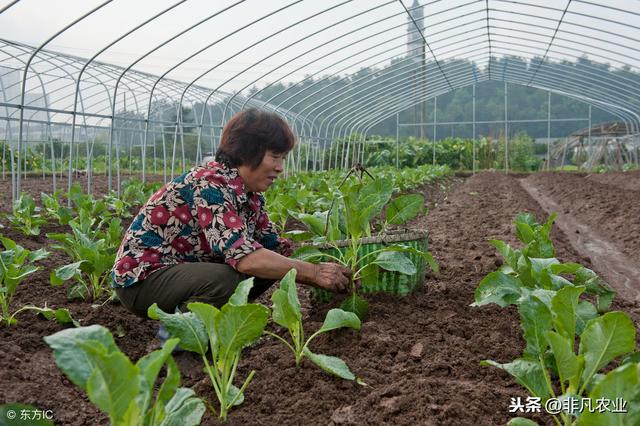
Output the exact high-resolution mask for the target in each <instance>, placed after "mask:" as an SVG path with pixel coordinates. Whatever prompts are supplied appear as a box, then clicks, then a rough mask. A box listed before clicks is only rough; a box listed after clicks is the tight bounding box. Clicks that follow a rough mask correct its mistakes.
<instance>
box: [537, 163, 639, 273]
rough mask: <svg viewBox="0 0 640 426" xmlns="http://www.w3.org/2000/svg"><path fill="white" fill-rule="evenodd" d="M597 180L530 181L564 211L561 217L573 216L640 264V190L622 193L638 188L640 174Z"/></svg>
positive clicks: (552, 177) (557, 175)
mask: <svg viewBox="0 0 640 426" xmlns="http://www.w3.org/2000/svg"><path fill="white" fill-rule="evenodd" d="M598 176H600V175H598ZM595 177H596V175H591V176H586V177H582V176H579V175H575V174H572V173H561V172H552V173H538V174H534V175H531V176H530V177H529V178H528V180H529V181H530V182H531V183H532V184H534V185H535V186H536V187H537V188H539V189H541V190H542V191H543V192H544V193H545V194H546V195H547V196H548V197H550V198H551V199H553V201H555V202H556V203H557V204H559V205H560V206H561V207H562V209H563V210H562V211H561V212H558V213H560V214H564V215H571V216H573V217H574V218H575V219H576V220H578V221H579V222H582V223H583V224H585V225H587V226H589V227H590V228H592V229H593V230H594V231H597V233H598V234H599V235H600V236H601V237H604V238H605V239H607V240H608V241H610V242H612V243H613V244H614V245H616V246H618V248H619V250H620V251H621V252H623V253H624V254H625V255H626V256H627V257H629V258H630V259H632V260H634V261H635V263H636V264H640V190H635V191H634V190H632V189H621V188H622V187H625V188H626V187H638V185H639V184H638V182H640V173H630V172H627V173H616V174H614V175H611V176H609V177H607V179H606V181H607V183H601V182H598V181H596V180H595ZM560 183H561V184H560Z"/></svg>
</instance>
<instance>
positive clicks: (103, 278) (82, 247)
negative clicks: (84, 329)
mask: <svg viewBox="0 0 640 426" xmlns="http://www.w3.org/2000/svg"><path fill="white" fill-rule="evenodd" d="M76 219H77V218H76ZM76 219H74V220H72V221H71V222H69V225H70V226H71V229H72V232H73V233H72V234H69V233H64V234H61V233H54V234H47V237H49V238H51V239H52V240H55V241H57V244H54V245H53V248H54V249H59V250H62V251H64V252H65V253H66V254H67V255H68V256H69V257H70V258H71V259H72V260H73V262H72V263H70V264H68V265H64V266H61V267H59V268H56V269H55V270H53V271H52V272H51V274H50V281H51V284H52V285H54V286H60V285H63V284H64V283H65V282H66V281H68V280H71V279H73V285H72V286H71V287H69V289H68V291H67V296H68V297H69V298H71V299H73V298H81V299H86V298H87V297H89V296H91V297H92V298H93V300H98V299H99V298H100V297H102V294H103V293H104V291H105V290H107V289H110V288H109V287H108V286H107V279H108V278H109V272H110V271H111V268H112V266H113V262H114V261H115V256H116V252H117V250H118V247H119V245H120V238H121V235H122V223H121V221H120V218H111V219H110V220H109V225H108V227H107V228H106V230H104V231H102V230H99V229H98V230H94V229H93V228H91V227H89V228H88V231H87V232H88V233H85V232H84V231H83V228H84V227H83V225H82V224H80V223H79V222H76ZM84 229H87V228H84Z"/></svg>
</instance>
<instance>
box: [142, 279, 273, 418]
mask: <svg viewBox="0 0 640 426" xmlns="http://www.w3.org/2000/svg"><path fill="white" fill-rule="evenodd" d="M252 286H253V278H250V279H248V280H245V281H242V282H241V283H240V284H238V287H237V288H236V291H235V292H234V294H233V295H232V296H231V298H230V299H229V302H228V303H227V304H226V305H224V306H223V307H222V308H221V309H218V308H216V307H215V306H212V305H208V304H206V303H200V302H194V303H189V304H188V305H187V308H188V309H189V311H190V312H187V313H175V314H169V313H166V312H164V311H162V310H161V309H160V308H158V305H156V304H155V303H154V304H153V305H151V307H149V311H148V314H149V317H150V318H152V319H156V320H160V321H161V322H162V324H164V326H165V327H166V329H167V331H168V332H169V334H170V335H172V336H175V337H179V338H180V347H182V349H185V350H187V351H190V352H195V353H197V354H199V355H200V356H201V357H202V361H203V362H204V366H205V367H204V370H205V372H206V373H207V374H208V375H209V379H210V380H211V384H212V385H213V389H214V391H215V393H216V396H217V398H218V401H219V403H220V411H219V412H218V417H219V418H220V419H221V420H223V421H225V420H226V419H227V414H228V411H229V409H231V408H232V407H234V406H236V405H240V404H242V402H243V401H244V394H243V392H244V391H245V389H246V388H247V386H248V385H249V383H250V382H251V380H252V379H253V375H254V374H255V371H252V372H251V373H249V375H248V376H247V378H246V379H245V381H244V383H243V384H242V386H241V387H240V388H237V387H236V386H234V385H233V381H234V378H235V375H236V370H237V368H238V363H239V361H240V355H241V353H242V349H244V348H245V347H246V346H248V345H250V344H252V343H253V342H255V341H256V340H258V339H259V338H260V336H261V335H262V332H263V331H264V328H265V326H266V325H267V320H268V319H269V309H268V308H267V307H266V306H263V305H259V304H248V303H247V298H248V295H249V290H250V289H251V287H252Z"/></svg>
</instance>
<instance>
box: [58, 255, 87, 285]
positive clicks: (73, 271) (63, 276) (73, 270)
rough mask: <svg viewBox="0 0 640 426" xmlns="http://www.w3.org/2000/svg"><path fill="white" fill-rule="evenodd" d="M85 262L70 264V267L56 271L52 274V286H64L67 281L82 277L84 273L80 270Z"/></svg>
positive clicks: (66, 266) (65, 266)
mask: <svg viewBox="0 0 640 426" xmlns="http://www.w3.org/2000/svg"><path fill="white" fill-rule="evenodd" d="M83 262H85V261H84V260H81V261H79V262H74V263H70V264H68V265H64V266H61V267H59V268H57V269H54V270H53V272H51V276H50V279H51V284H52V285H54V286H57V285H62V284H63V283H64V282H65V281H67V280H69V279H71V278H73V277H74V276H76V275H80V274H81V273H82V271H81V269H80V265H81V264H82V263H83Z"/></svg>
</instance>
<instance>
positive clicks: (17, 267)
mask: <svg viewBox="0 0 640 426" xmlns="http://www.w3.org/2000/svg"><path fill="white" fill-rule="evenodd" d="M0 242H2V245H3V246H4V248H5V250H4V251H2V252H0V310H1V312H0V324H1V323H3V322H4V323H5V324H6V325H11V324H15V323H16V320H15V318H14V316H15V314H14V315H11V314H10V313H9V305H10V303H11V299H13V296H14V295H15V293H16V290H17V289H18V285H20V283H21V282H22V281H23V280H24V279H25V278H26V277H27V276H29V275H31V274H33V273H34V272H36V271H37V270H38V269H40V268H39V267H37V266H34V265H33V263H34V262H37V261H38V260H42V259H44V258H46V257H47V256H49V252H48V251H46V250H45V249H44V248H41V249H38V250H35V251H30V250H27V249H25V248H24V247H22V246H20V245H18V244H16V242H15V241H13V240H12V239H10V238H7V237H2V236H0Z"/></svg>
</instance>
